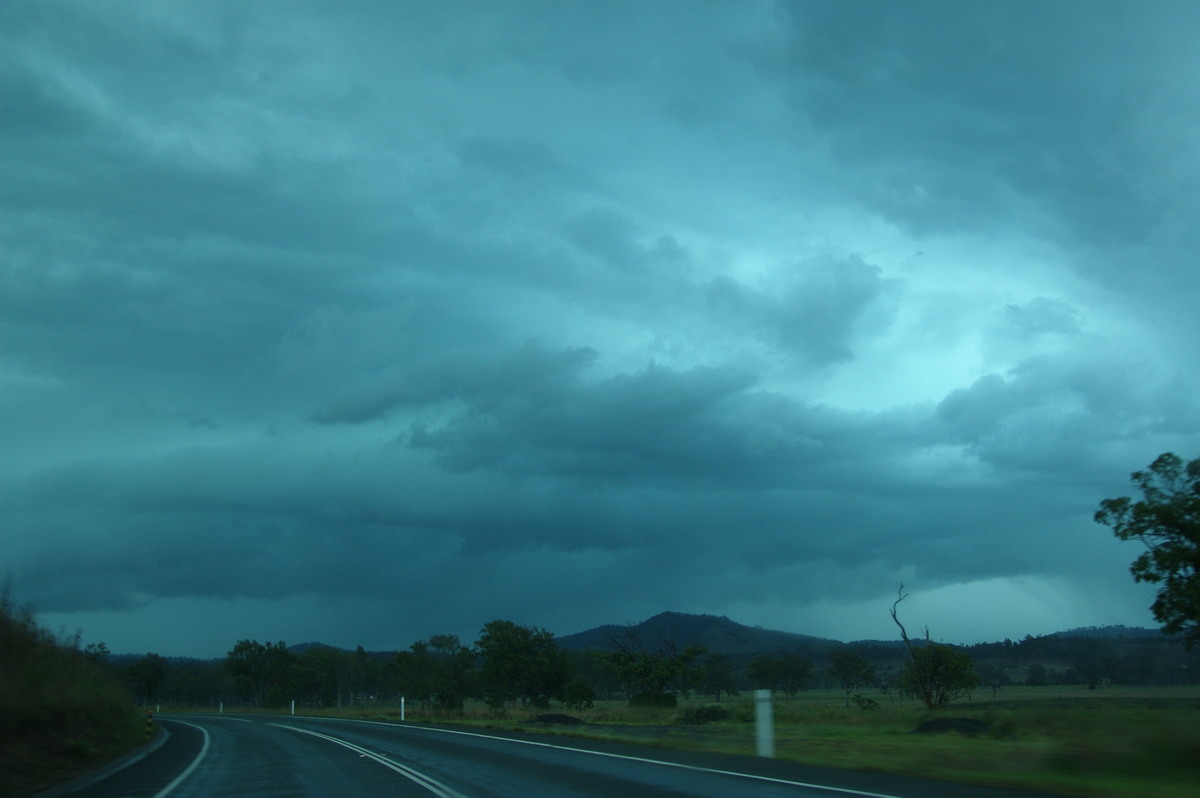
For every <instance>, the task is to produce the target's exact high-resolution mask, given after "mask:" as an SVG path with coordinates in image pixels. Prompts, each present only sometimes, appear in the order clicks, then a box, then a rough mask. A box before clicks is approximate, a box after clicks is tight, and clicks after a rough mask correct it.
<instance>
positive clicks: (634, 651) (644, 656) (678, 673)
mask: <svg viewBox="0 0 1200 798" xmlns="http://www.w3.org/2000/svg"><path fill="white" fill-rule="evenodd" d="M704 653H705V649H704V647H703V646H684V647H683V649H682V650H681V649H680V648H679V646H678V644H677V643H676V642H675V641H674V640H671V639H663V640H660V641H659V643H658V645H657V646H655V647H653V648H651V647H648V646H646V645H645V644H644V643H643V641H642V640H641V638H640V637H639V636H638V635H637V634H636V633H635V632H634V630H632V629H627V630H626V631H625V634H624V636H622V637H618V638H614V639H613V640H611V641H610V648H609V650H608V651H604V652H600V654H599V657H600V660H601V662H603V663H604V664H605V665H606V666H607V667H608V668H610V669H611V670H612V671H613V673H615V674H616V675H617V677H618V678H619V679H620V680H621V681H622V683H624V684H625V686H626V689H627V691H628V692H629V693H630V694H631V696H630V700H631V701H633V702H635V703H644V704H652V705H667V704H670V705H673V704H674V703H675V694H676V693H678V694H680V695H684V696H686V695H687V694H688V692H689V689H690V688H691V686H692V685H694V684H695V681H696V672H695V670H694V665H695V663H696V660H697V659H699V658H700V656H701V655H703V654H704Z"/></svg>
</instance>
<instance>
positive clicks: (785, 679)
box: [748, 652, 812, 698]
mask: <svg viewBox="0 0 1200 798" xmlns="http://www.w3.org/2000/svg"><path fill="white" fill-rule="evenodd" d="M748 672H749V676H750V681H751V683H752V684H753V685H754V686H755V688H757V689H760V690H777V691H779V692H782V693H783V694H784V695H786V696H788V697H789V698H791V697H792V696H794V695H795V694H796V693H797V692H798V691H800V690H803V689H804V688H805V687H807V686H808V681H809V679H811V678H812V662H811V661H809V660H808V658H806V657H802V656H800V655H799V654H794V653H791V652H776V653H774V654H757V655H755V656H754V657H753V658H751V660H750V665H749V667H748Z"/></svg>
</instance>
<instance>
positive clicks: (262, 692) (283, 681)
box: [225, 640, 295, 707]
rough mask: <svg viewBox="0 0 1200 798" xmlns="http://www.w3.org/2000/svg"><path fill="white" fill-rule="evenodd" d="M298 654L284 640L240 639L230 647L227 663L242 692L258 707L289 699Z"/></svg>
mask: <svg viewBox="0 0 1200 798" xmlns="http://www.w3.org/2000/svg"><path fill="white" fill-rule="evenodd" d="M294 658H295V655H294V654H292V652H290V651H288V648H287V644H286V643H284V642H283V641H282V640H281V641H279V642H278V643H259V642H258V641H257V640H239V641H238V642H237V644H236V645H234V647H233V648H232V649H231V650H230V652H229V655H228V656H227V658H226V660H225V666H226V667H227V668H228V669H229V672H230V673H231V674H232V675H233V679H234V684H235V686H236V688H237V691H238V693H239V695H240V696H241V697H243V698H246V699H249V701H250V702H251V703H252V704H253V705H254V706H256V707H266V706H280V705H282V704H283V703H284V702H285V701H287V693H288V692H289V691H288V690H287V689H286V688H287V687H289V686H290V685H289V677H290V676H291V675H292V671H293V665H294V663H293V660H294Z"/></svg>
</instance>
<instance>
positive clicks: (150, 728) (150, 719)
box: [146, 709, 154, 740]
mask: <svg viewBox="0 0 1200 798" xmlns="http://www.w3.org/2000/svg"><path fill="white" fill-rule="evenodd" d="M153 736H154V713H153V712H151V711H150V710H148V709H147V710H146V739H147V740H149V739H150V738H151V737H153Z"/></svg>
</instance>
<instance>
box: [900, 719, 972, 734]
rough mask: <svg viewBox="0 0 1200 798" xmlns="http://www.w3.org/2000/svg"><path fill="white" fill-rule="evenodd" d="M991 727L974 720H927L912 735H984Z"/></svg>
mask: <svg viewBox="0 0 1200 798" xmlns="http://www.w3.org/2000/svg"><path fill="white" fill-rule="evenodd" d="M989 728H991V727H989V726H988V725H987V724H986V723H984V722H983V721H981V720H975V719H974V718H934V719H933V720H927V721H925V722H924V723H922V724H921V725H920V726H918V727H917V728H915V729H913V730H912V734H944V733H946V732H952V731H956V732H958V733H959V734H967V735H971V734H983V733H984V732H986V731H987V730H988V729H989Z"/></svg>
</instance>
